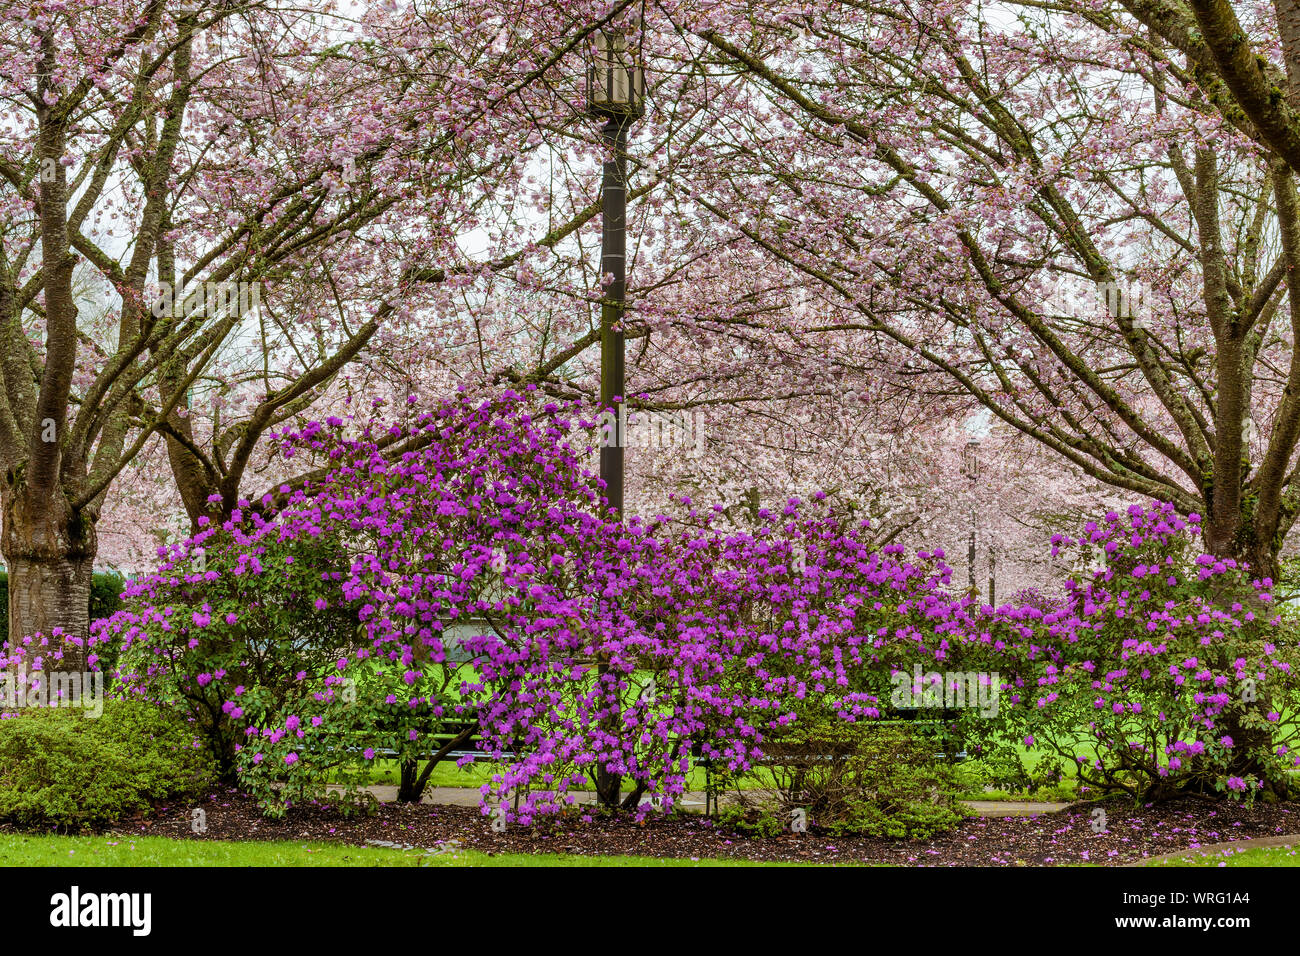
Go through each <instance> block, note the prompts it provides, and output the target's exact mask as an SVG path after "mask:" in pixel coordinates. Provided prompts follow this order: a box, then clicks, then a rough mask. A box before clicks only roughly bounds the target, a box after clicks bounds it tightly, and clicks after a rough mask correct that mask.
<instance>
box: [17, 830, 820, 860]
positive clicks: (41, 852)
mask: <svg viewBox="0 0 1300 956" xmlns="http://www.w3.org/2000/svg"><path fill="white" fill-rule="evenodd" d="M766 865H779V866H792V865H809V866H815V865H818V864H759V863H749V862H745V861H731V860H716V859H707V858H706V859H700V860H689V859H687V860H676V859H663V858H656V857H640V856H571V855H565V854H538V855H535V856H534V855H531V854H524V853H500V854H494V855H492V856H489V855H487V854H486V853H480V852H477V851H474V850H449V851H446V852H443V853H440V854H438V855H427V854H426V853H425V852H424V851H422V850H394V849H388V848H384V847H353V846H343V845H340V844H337V843H314V842H305V843H296V842H294V843H270V842H247V843H234V842H223V841H219V840H202V841H200V840H172V839H168V838H166V837H135V838H130V837H122V836H94V837H75V836H18V835H12V834H6V835H3V836H0V866H511V867H517V866H654V867H663V866H766Z"/></svg>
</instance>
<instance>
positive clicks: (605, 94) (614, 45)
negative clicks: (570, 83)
mask: <svg viewBox="0 0 1300 956" xmlns="http://www.w3.org/2000/svg"><path fill="white" fill-rule="evenodd" d="M587 113H588V115H590V116H593V117H595V118H597V119H606V120H614V121H616V122H621V123H630V122H631V121H632V120H634V119H636V118H637V117H639V116H644V115H645V70H644V69H643V68H642V67H641V65H640V64H639V63H637V62H636V59H635V56H634V52H633V51H632V50H631V49H630V48H629V47H628V45H627V36H626V35H625V34H624V33H623V32H622V31H621V30H602V31H601V32H600V33H599V34H598V35H597V36H596V50H595V53H594V55H593V56H592V58H591V62H590V64H589V65H588V67H587Z"/></svg>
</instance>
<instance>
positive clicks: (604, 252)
mask: <svg viewBox="0 0 1300 956" xmlns="http://www.w3.org/2000/svg"><path fill="white" fill-rule="evenodd" d="M627 127H628V123H627V120H626V119H624V118H622V117H614V118H611V119H610V120H608V121H607V122H606V123H605V126H604V128H603V129H602V132H603V134H604V139H605V148H606V150H608V152H609V156H608V158H606V160H605V169H604V178H603V179H602V181H601V184H600V223H601V225H600V273H601V280H602V281H603V280H604V278H605V276H607V275H612V276H613V277H614V281H613V282H611V283H610V284H609V285H608V286H607V287H606V288H605V294H604V297H603V298H602V300H601V306H600V405H601V409H602V410H603V411H604V412H605V413H606V414H610V415H612V416H613V419H612V420H613V422H614V423H615V424H614V427H613V435H612V441H606V442H604V443H602V445H601V449H600V477H601V479H602V480H603V481H604V482H605V498H606V500H607V501H608V502H609V509H610V511H612V512H614V513H615V514H617V515H618V517H619V518H622V517H623V445H624V442H625V441H626V438H627V436H626V435H625V434H624V425H625V424H626V421H627V412H626V400H627V396H626V395H625V393H624V367H623V325H622V322H623V305H624V299H625V297H626V295H627ZM615 398H617V399H618V402H617V403H616V402H615ZM607 420H608V419H607ZM608 671H609V664H608V663H607V662H606V661H604V660H601V661H600V662H599V663H598V664H597V667H596V673H597V674H598V675H600V677H601V679H602V680H603V679H605V676H606V675H607V673H608ZM606 729H607V730H609V731H610V732H611V733H617V731H618V728H617V726H616V725H615V726H609V727H607V728H606ZM622 784H623V778H622V775H621V774H618V773H613V772H612V771H609V770H606V769H605V767H604V765H603V764H602V765H600V766H598V767H597V768H596V795H597V798H598V799H599V800H600V803H601V805H602V806H604V807H617V806H619V804H620V802H621V799H622Z"/></svg>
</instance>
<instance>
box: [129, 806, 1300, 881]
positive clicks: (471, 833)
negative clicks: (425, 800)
mask: <svg viewBox="0 0 1300 956" xmlns="http://www.w3.org/2000/svg"><path fill="white" fill-rule="evenodd" d="M201 806H202V807H203V809H204V810H205V818H206V826H207V829H206V831H205V832H204V833H202V834H196V833H194V832H193V831H192V829H191V820H192V817H191V813H192V810H193V809H194V808H192V807H185V808H172V809H165V810H162V811H161V812H160V813H159V814H157V815H156V816H155V817H153V818H151V819H145V820H135V821H131V822H130V823H129V824H122V825H119V826H117V827H115V828H113V832H114V833H119V834H122V835H128V836H129V835H133V834H149V835H153V836H166V837H173V838H179V839H195V840H307V839H310V840H331V841H337V842H340V843H348V844H354V845H364V844H366V843H367V842H368V841H380V842H383V843H386V844H390V845H392V844H397V845H402V846H410V847H419V848H437V847H442V846H445V845H446V844H447V843H449V842H450V841H457V842H458V843H459V846H460V848H462V849H475V850H480V851H483V852H487V853H575V854H617V855H632V856H654V857H685V858H699V857H714V858H722V859H745V860H763V861H802V862H822V863H833V862H874V863H892V864H899V865H904V866H1053V865H1057V864H1071V863H1094V864H1101V865H1112V866H1113V865H1116V864H1122V863H1129V862H1133V861H1136V860H1140V859H1142V858H1143V857H1147V856H1157V855H1159V854H1162V853H1168V852H1171V851H1175V850H1186V849H1196V848H1198V847H1202V846H1208V845H1210V844H1213V843H1225V842H1229V841H1233V840H1245V839H1250V838H1252V837H1264V836H1277V835H1284V834H1294V833H1300V804H1295V803H1292V804H1264V803H1259V804H1257V805H1256V806H1255V807H1254V808H1251V809H1247V808H1246V807H1244V806H1241V805H1240V804H1209V803H1206V802H1204V801H1199V800H1180V801H1174V802H1170V803H1164V804H1157V805H1148V806H1144V807H1138V808H1134V807H1132V806H1131V805H1127V804H1120V803H1108V804H1106V806H1105V813H1106V819H1105V824H1106V826H1105V829H1104V830H1102V832H1100V833H1097V832H1094V826H1096V825H1099V820H1098V819H1096V818H1095V816H1094V809H1095V808H1093V807H1080V808H1077V809H1073V810H1067V811H1064V812H1061V813H1056V814H1044V815H1041V816H1035V817H978V818H971V819H969V820H967V821H965V822H964V823H963V824H962V825H961V826H960V827H959V828H958V829H956V830H954V831H953V832H951V833H949V834H946V835H944V836H942V837H938V838H935V839H932V840H915V841H898V840H883V839H866V838H843V837H839V838H834V837H830V836H827V835H819V834H817V833H816V832H815V831H813V832H808V833H801V834H795V833H788V834H783V835H781V836H777V837H751V836H745V835H741V834H737V833H735V832H733V831H731V830H728V829H727V828H725V827H722V826H719V825H715V824H714V823H713V822H712V821H710V820H707V819H705V818H703V817H701V816H698V815H696V814H688V813H683V814H678V815H675V816H672V817H666V818H665V817H659V818H651V819H647V820H646V821H645V822H644V824H638V823H636V822H635V821H634V820H632V819H631V818H615V819H603V818H601V817H599V816H598V817H596V818H595V819H593V820H591V822H583V821H581V820H578V819H576V818H575V819H572V820H566V821H564V822H559V823H556V822H552V823H551V824H550V825H537V826H533V827H519V826H511V827H509V828H508V829H507V830H506V831H505V832H503V833H494V832H493V831H492V828H491V825H490V820H489V818H488V817H487V816H484V815H483V814H482V813H481V812H480V811H479V810H478V809H477V808H474V807H454V806H432V805H429V804H414V805H412V804H382V805H380V806H379V808H378V810H377V812H376V814H375V815H374V816H369V817H366V816H361V817H355V816H354V817H352V818H347V819H345V818H344V817H343V816H341V815H340V813H339V812H338V811H337V810H336V809H334V808H332V807H327V806H316V805H307V806H301V807H296V808H293V809H291V810H289V812H288V813H287V814H286V816H285V817H284V818H283V819H281V820H268V819H266V818H264V817H262V816H261V814H260V813H259V812H258V810H257V807H256V805H255V804H254V803H253V802H252V801H250V800H248V799H247V798H245V797H241V796H239V795H237V794H234V793H228V794H217V795H214V796H212V797H210V798H209V799H208V800H207V801H206V802H204V803H202V804H201Z"/></svg>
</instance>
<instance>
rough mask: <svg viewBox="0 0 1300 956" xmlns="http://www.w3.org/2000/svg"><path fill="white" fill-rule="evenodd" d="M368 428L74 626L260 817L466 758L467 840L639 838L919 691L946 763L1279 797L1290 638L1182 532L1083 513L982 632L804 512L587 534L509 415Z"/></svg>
mask: <svg viewBox="0 0 1300 956" xmlns="http://www.w3.org/2000/svg"><path fill="white" fill-rule="evenodd" d="M370 414H371V417H370V418H369V419H368V420H365V421H362V420H360V419H359V418H354V419H351V420H347V421H344V420H341V419H334V418H331V419H329V420H327V421H326V422H324V423H314V424H312V425H310V426H308V427H306V428H304V429H302V430H301V431H298V432H293V433H285V434H282V435H280V436H279V440H280V443H281V451H282V453H283V454H284V455H288V456H295V455H296V456H300V457H308V458H312V459H319V461H320V462H321V467H320V468H319V469H318V471H317V473H316V474H317V475H318V478H317V480H316V481H314V482H313V483H312V484H310V485H307V486H303V487H296V488H290V487H288V486H285V487H282V488H281V494H280V495H279V496H278V497H277V498H274V499H273V498H271V497H269V496H268V497H267V498H266V499H264V500H263V501H260V502H242V503H241V506H240V508H239V509H238V510H237V511H236V512H235V513H234V514H233V515H232V517H231V519H230V520H229V521H227V522H226V523H225V524H224V525H222V526H221V527H207V528H204V530H203V531H202V532H201V533H199V534H198V535H196V536H195V537H194V538H193V539H191V540H190V541H187V542H185V543H184V544H182V545H179V546H175V547H173V548H170V549H163V550H162V553H161V555H160V556H161V557H162V559H163V563H162V565H161V566H160V568H159V569H158V571H157V572H156V573H153V574H150V575H147V576H144V577H142V578H139V579H137V580H135V581H133V582H132V583H131V584H130V585H129V586H128V588H127V591H126V594H125V597H126V600H127V606H126V607H125V608H124V609H123V610H122V611H120V612H118V613H117V614H115V615H113V616H112V617H111V618H107V619H104V620H102V621H99V622H97V623H96V625H95V627H94V633H93V636H92V640H91V643H92V649H95V648H102V647H103V646H106V645H112V646H114V647H115V648H120V655H119V657H118V664H117V677H118V678H119V680H120V683H121V686H122V687H123V689H124V693H126V694H128V695H129V696H132V697H136V698H139V699H143V700H147V701H152V702H154V703H156V704H157V705H158V706H161V707H166V708H170V709H179V710H181V711H182V712H184V713H186V714H188V715H189V716H190V717H191V718H192V720H193V721H194V725H195V726H196V727H197V728H198V730H199V732H200V737H201V740H202V741H203V742H204V744H205V745H206V746H207V747H209V748H210V749H211V751H212V753H213V755H214V757H215V759H216V760H217V764H218V766H219V768H220V770H221V773H222V774H223V775H224V776H225V778H226V779H227V780H228V781H231V782H236V783H238V785H239V786H241V787H242V788H244V789H245V790H247V791H248V792H251V793H253V794H256V795H257V796H258V798H259V799H260V800H261V801H262V804H263V806H264V808H265V809H266V810H267V812H269V813H278V812H282V811H283V808H284V807H285V806H286V805H288V804H290V803H291V802H293V801H294V800H300V799H303V798H305V797H315V798H319V797H322V796H324V794H325V792H326V791H325V784H326V783H327V782H328V781H331V780H332V781H341V782H343V783H345V784H346V782H347V781H348V780H349V779H355V778H353V777H350V776H349V775H348V773H347V771H348V770H349V769H350V768H360V767H364V766H365V765H367V764H368V763H370V762H371V761H373V760H375V759H377V758H378V757H379V756H380V755H382V754H386V753H392V754H394V755H395V756H396V758H397V760H398V761H399V763H401V764H402V765H403V766H404V767H405V768H408V769H409V773H408V772H407V771H406V770H404V785H405V784H410V787H408V788H407V789H408V791H409V792H408V795H409V794H410V793H413V794H415V795H416V796H418V791H419V790H420V789H422V788H423V786H424V785H425V783H427V781H428V777H429V773H430V771H431V769H432V767H433V766H434V765H436V763H437V762H438V761H440V760H443V759H447V758H448V757H449V756H450V755H452V754H454V753H456V752H457V751H458V750H460V749H464V748H465V747H466V746H468V744H467V743H466V741H468V740H470V739H472V738H471V735H473V739H477V740H478V747H479V749H480V750H481V751H483V756H484V757H485V758H490V759H492V761H493V763H494V767H495V768H496V770H495V773H494V774H493V776H492V778H491V780H490V782H489V783H487V784H486V785H485V786H484V787H483V806H484V808H485V812H486V809H487V807H489V806H490V805H492V804H496V803H498V802H500V803H501V805H502V806H503V807H505V811H506V813H507V815H508V817H509V818H510V819H513V820H516V821H518V822H521V823H525V824H526V823H529V822H532V821H534V820H536V819H539V818H541V817H544V816H546V815H548V814H553V813H556V812H559V811H562V810H563V809H564V808H566V807H568V806H570V805H571V804H572V803H573V802H574V799H575V797H574V791H575V789H576V788H578V787H580V786H585V785H589V784H590V783H591V782H592V781H593V780H594V779H595V778H596V776H597V774H598V771H599V772H603V774H605V775H609V776H614V777H619V778H623V779H625V780H627V781H629V782H630V784H631V790H630V792H628V793H627V794H626V796H625V797H624V798H623V799H622V803H623V805H624V806H625V807H628V808H634V809H637V812H639V813H645V812H647V810H646V808H647V806H649V805H650V803H649V802H643V798H645V797H647V796H649V797H651V798H654V799H653V805H654V806H657V807H660V808H663V809H664V810H667V809H670V808H671V807H672V806H673V804H674V802H676V801H677V800H679V799H680V797H681V796H682V794H683V792H684V790H685V787H686V778H687V773H688V771H689V770H690V768H691V766H692V761H693V759H698V758H708V759H710V760H711V761H712V762H713V764H714V765H715V766H718V767H722V768H726V769H727V770H729V771H732V772H738V773H744V772H745V771H747V770H750V769H752V768H755V767H757V766H758V765H759V763H760V761H761V760H762V759H763V757H764V755H765V753H766V752H767V751H768V750H770V749H772V748H773V747H774V746H776V745H779V744H782V743H784V742H788V741H789V740H790V739H792V738H793V737H795V736H797V734H798V731H799V728H801V727H803V726H806V725H809V724H811V723H816V722H819V721H825V720H827V719H832V720H836V721H841V722H854V723H856V722H862V721H871V720H873V719H876V718H879V717H881V716H885V715H888V714H891V713H895V712H896V711H897V710H898V709H899V707H900V704H899V701H898V697H897V695H898V693H899V692H900V687H902V688H905V689H907V690H908V691H910V693H909V694H907V695H905V696H907V697H910V698H911V703H910V704H909V705H908V706H911V707H918V706H919V707H921V708H924V707H926V706H928V705H929V698H928V697H927V691H928V690H933V689H934V688H932V687H927V686H926V684H927V681H928V680H929V678H927V677H926V676H925V675H929V674H931V673H940V672H943V673H951V672H958V673H960V674H977V675H979V678H978V680H979V681H982V682H983V683H982V684H980V687H981V688H982V689H981V690H979V692H978V694H977V695H976V696H978V698H979V701H980V706H969V707H965V708H961V709H960V710H959V711H958V716H957V717H956V729H957V730H958V731H959V732H960V734H961V735H962V736H963V737H964V738H965V739H966V740H967V742H968V749H969V750H970V751H971V752H972V753H973V754H975V753H978V754H980V755H985V756H987V755H991V754H995V753H999V752H1008V751H1015V752H1017V753H1018V752H1020V751H1021V750H1022V749H1023V748H1028V750H1029V752H1030V753H1031V754H1034V755H1036V756H1038V757H1040V758H1041V765H1043V766H1053V765H1057V766H1059V767H1061V768H1062V769H1065V770H1066V772H1068V773H1071V774H1077V776H1078V778H1079V780H1080V781H1082V782H1084V783H1086V784H1087V785H1088V786H1090V787H1093V788H1096V789H1098V790H1101V791H1108V790H1113V791H1126V792H1128V793H1130V794H1133V795H1134V796H1138V797H1145V798H1150V797H1165V796H1173V795H1176V794H1179V793H1184V792H1189V791H1191V792H1196V793H1201V794H1206V795H1210V794H1216V793H1217V794H1223V795H1226V796H1229V797H1244V798H1252V797H1253V796H1254V795H1255V794H1257V793H1259V792H1260V791H1267V792H1269V793H1270V794H1274V795H1285V794H1286V793H1287V789H1288V780H1289V779H1290V778H1289V776H1288V772H1289V771H1291V770H1292V769H1293V768H1294V767H1295V766H1296V764H1297V761H1298V759H1300V758H1298V757H1297V755H1296V754H1295V753H1293V752H1292V749H1291V748H1293V746H1294V738H1295V736H1296V731H1297V728H1296V719H1297V707H1296V684H1295V670H1294V665H1295V653H1296V639H1295V636H1294V634H1293V633H1291V632H1288V631H1287V630H1286V629H1285V628H1283V627H1282V625H1281V621H1280V619H1279V617H1278V615H1277V613H1276V612H1275V610H1274V609H1273V607H1272V602H1271V600H1270V595H1269V587H1270V582H1269V581H1267V580H1264V581H1260V580H1253V579H1252V578H1251V577H1250V574H1249V571H1248V570H1247V569H1245V568H1242V567H1240V566H1237V565H1236V564H1234V563H1233V562H1231V561H1219V560H1216V559H1214V558H1208V557H1205V556H1203V555H1201V554H1200V552H1199V550H1198V548H1197V542H1198V540H1199V539H1198V535H1197V530H1198V522H1197V519H1196V517H1195V516H1189V517H1187V518H1183V517H1180V516H1179V515H1177V514H1175V513H1174V511H1173V509H1172V508H1171V507H1169V506H1167V505H1163V504H1159V503H1157V504H1153V505H1151V506H1150V507H1148V508H1143V507H1139V506H1135V507H1133V508H1132V509H1130V510H1129V512H1128V513H1127V514H1122V515H1121V514H1114V513H1112V514H1108V515H1106V517H1105V518H1104V519H1102V520H1100V521H1098V522H1096V523H1095V524H1089V525H1088V526H1087V527H1086V528H1085V529H1084V530H1083V532H1082V533H1081V534H1080V536H1079V537H1078V539H1073V538H1064V537H1058V538H1056V539H1054V541H1053V543H1052V550H1053V554H1054V555H1057V556H1060V555H1070V556H1073V557H1074V559H1075V562H1076V564H1075V566H1076V568H1077V569H1078V570H1077V573H1076V574H1075V577H1074V580H1071V581H1068V582H1065V584H1064V587H1063V588H1062V591H1061V593H1060V595H1059V599H1056V598H1053V599H1049V600H1043V599H1041V598H1040V599H1037V600H1034V601H1026V602H1022V603H1017V604H1011V605H1006V606H1003V607H999V608H992V607H987V606H979V605H977V604H975V603H973V602H972V600H971V599H970V598H969V597H968V596H966V595H964V594H962V593H960V592H958V591H957V590H955V589H954V588H953V587H952V584H951V572H950V570H949V569H948V568H947V567H946V566H945V564H944V555H943V553H942V551H933V552H929V551H922V552H920V553H918V554H916V555H915V556H911V557H909V556H908V555H907V554H905V553H904V551H903V549H902V548H901V547H899V546H896V545H890V546H885V547H876V546H875V545H874V544H873V542H872V531H871V526H870V524H869V523H868V522H866V521H863V520H861V519H860V518H859V517H855V516H854V515H853V514H851V513H841V512H836V511H835V510H833V509H832V507H831V506H830V505H829V503H828V500H827V499H825V498H823V497H822V496H815V497H814V499H813V500H811V501H807V502H801V501H798V500H791V501H789V502H788V503H787V504H786V505H785V506H784V507H783V508H782V509H780V510H779V511H775V512H774V511H760V512H759V513H758V520H757V522H756V523H755V524H754V525H753V526H752V527H746V528H744V529H738V528H737V527H735V526H734V525H732V524H730V523H729V521H728V520H727V518H726V515H725V513H724V512H723V510H722V508H721V507H706V508H697V507H695V506H693V505H692V503H691V502H690V501H689V500H686V499H680V500H676V501H674V502H672V503H671V505H672V508H671V510H672V511H673V515H674V516H673V517H669V516H666V515H660V516H653V517H630V518H628V519H627V520H626V521H617V520H611V519H610V518H609V517H608V516H607V515H605V513H604V512H603V509H602V502H601V499H600V497H599V491H598V487H597V486H598V482H597V479H596V478H595V477H594V475H593V474H592V471H591V469H590V468H588V467H587V464H586V463H587V462H588V461H589V460H590V459H591V455H592V451H593V446H594V445H595V444H596V440H597V439H596V436H597V429H596V425H595V423H593V422H589V421H584V420H583V419H582V417H581V415H580V413H579V411H578V409H577V407H576V406H573V405H562V404H556V403H550V404H546V403H543V401H542V400H540V399H539V398H538V396H537V395H536V393H535V392H533V391H531V390H527V391H525V392H524V393H522V394H520V393H514V392H510V393H507V394H505V395H504V396H503V397H501V398H500V399H498V400H495V401H478V400H472V399H470V398H469V397H467V396H464V395H462V396H460V397H458V398H456V399H454V400H450V401H447V402H445V403H444V404H442V405H441V406H440V407H439V408H437V409H436V410H434V411H424V410H420V409H418V408H416V407H414V406H412V407H410V408H408V409H405V410H404V412H403V414H402V415H401V416H399V417H400V421H399V422H397V423H392V422H390V423H387V424H385V423H384V422H383V421H381V418H380V416H381V414H383V410H382V409H378V408H377V409H375V410H374V411H373V412H371V413H370ZM666 504H668V503H666ZM1053 602H1055V603H1053ZM36 643H37V645H38V646H39V640H37V642H36ZM30 653H32V647H31V646H30V645H29V646H26V647H22V648H17V649H16V650H15V654H16V655H17V656H23V655H26V654H30ZM914 675H915V677H914ZM945 679H946V678H945ZM939 697H940V698H941V697H942V694H940V695H939ZM918 702H919V703H918ZM944 713H945V714H946V715H948V716H951V713H952V709H951V708H950V709H949V710H947V711H944ZM447 727H452V728H453V729H452V730H451V731H450V732H447V731H446V729H445V728H447ZM462 728H467V729H462ZM440 730H441V731H442V732H441V733H440V732H439V731H440ZM475 731H477V733H476V734H474V732H475ZM460 759H462V760H464V759H468V758H463V757H462V758H460ZM419 761H429V763H428V764H427V765H426V769H425V770H424V772H423V774H422V775H421V776H419V777H418V778H417V777H416V776H414V768H415V767H416V766H417V765H418V762H419ZM1067 768H1068V769H1067ZM362 797H363V795H362V794H361V793H359V792H357V791H355V790H354V791H349V790H348V789H347V788H346V787H344V789H343V790H342V792H341V793H339V792H337V791H336V792H335V794H334V798H336V799H339V800H341V801H342V802H343V803H344V805H348V806H350V805H353V803H354V801H355V800H360V799H362ZM505 798H508V799H505Z"/></svg>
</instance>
